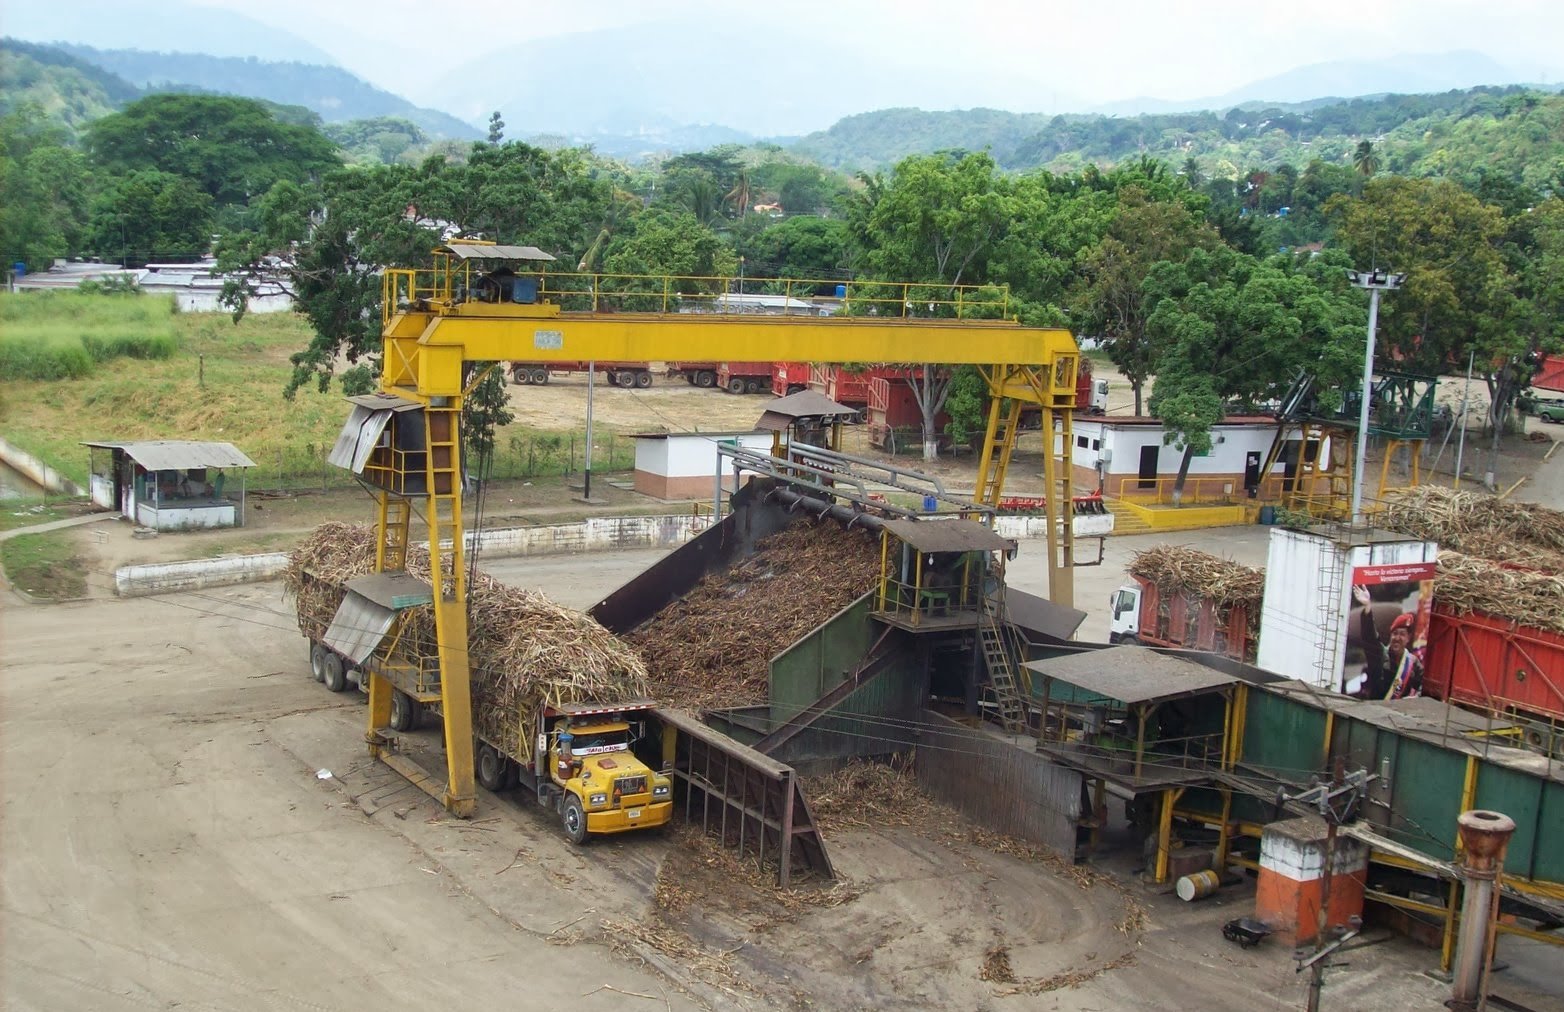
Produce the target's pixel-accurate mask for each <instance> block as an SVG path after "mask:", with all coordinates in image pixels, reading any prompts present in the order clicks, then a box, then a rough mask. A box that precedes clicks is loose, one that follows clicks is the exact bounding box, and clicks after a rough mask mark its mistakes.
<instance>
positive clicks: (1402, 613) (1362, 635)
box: [1340, 562, 1435, 699]
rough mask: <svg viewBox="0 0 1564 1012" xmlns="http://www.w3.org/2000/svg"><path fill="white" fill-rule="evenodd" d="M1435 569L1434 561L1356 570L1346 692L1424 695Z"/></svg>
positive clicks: (1343, 679) (1378, 696) (1344, 676)
mask: <svg viewBox="0 0 1564 1012" xmlns="http://www.w3.org/2000/svg"><path fill="white" fill-rule="evenodd" d="M1434 568H1435V566H1434V563H1432V562H1405V563H1388V564H1385V565H1375V566H1357V567H1354V568H1353V570H1352V584H1351V592H1350V594H1349V595H1348V599H1347V646H1346V651H1345V654H1344V658H1343V664H1342V672H1341V685H1340V687H1341V691H1342V692H1345V693H1348V694H1349V695H1353V696H1357V697H1359V698H1362V699H1405V698H1408V697H1411V696H1420V695H1422V693H1423V662H1424V654H1425V652H1426V650H1427V648H1428V622H1429V614H1430V609H1431V608H1432V607H1433V594H1434Z"/></svg>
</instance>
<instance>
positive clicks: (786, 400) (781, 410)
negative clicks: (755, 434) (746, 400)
mask: <svg viewBox="0 0 1564 1012" xmlns="http://www.w3.org/2000/svg"><path fill="white" fill-rule="evenodd" d="M857 413H858V411H857V409H856V408H850V407H848V406H847V405H845V404H838V403H836V402H835V401H833V400H832V399H831V398H829V397H827V396H826V395H825V394H822V393H818V392H816V391H814V390H800V391H799V392H798V393H796V394H788V395H787V396H786V397H778V398H777V399H776V400H774V401H772V402H771V403H769V404H767V405H766V414H768V415H773V414H775V415H786V416H787V417H789V418H811V417H816V416H820V415H826V416H831V415H856V414H857Z"/></svg>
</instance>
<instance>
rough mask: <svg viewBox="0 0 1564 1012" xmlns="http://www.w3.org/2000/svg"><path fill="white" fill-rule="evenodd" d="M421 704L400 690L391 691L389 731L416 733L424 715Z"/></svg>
mask: <svg viewBox="0 0 1564 1012" xmlns="http://www.w3.org/2000/svg"><path fill="white" fill-rule="evenodd" d="M423 711H424V707H423V704H422V703H420V702H419V701H418V700H416V699H414V698H413V697H412V696H409V695H408V694H407V693H405V692H403V691H402V690H401V689H392V690H391V730H393V731H416V730H418V723H419V721H420V720H421V719H422V717H423V715H424V713H423Z"/></svg>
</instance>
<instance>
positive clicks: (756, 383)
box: [744, 380, 760, 394]
mask: <svg viewBox="0 0 1564 1012" xmlns="http://www.w3.org/2000/svg"><path fill="white" fill-rule="evenodd" d="M744 392H745V393H747V394H758V393H760V380H749V381H748V382H746V383H745V384H744Z"/></svg>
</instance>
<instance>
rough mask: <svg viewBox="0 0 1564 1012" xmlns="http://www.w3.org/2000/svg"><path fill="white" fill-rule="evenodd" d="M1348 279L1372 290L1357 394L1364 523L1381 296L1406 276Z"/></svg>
mask: <svg viewBox="0 0 1564 1012" xmlns="http://www.w3.org/2000/svg"><path fill="white" fill-rule="evenodd" d="M1347 279H1348V280H1349V281H1351V282H1352V283H1353V284H1354V285H1357V286H1358V287H1359V288H1367V289H1368V291H1369V325H1368V344H1367V346H1366V347H1365V349H1364V352H1363V386H1362V388H1361V389H1360V390H1359V391H1358V400H1359V404H1358V452H1357V459H1356V460H1355V461H1354V462H1353V467H1352V523H1353V525H1354V526H1361V525H1362V523H1363V458H1364V457H1365V456H1366V455H1367V454H1368V432H1369V401H1370V400H1371V397H1370V395H1371V394H1372V393H1373V388H1374V331H1375V330H1376V329H1377V327H1378V325H1379V293H1380V292H1393V291H1395V290H1396V289H1397V288H1400V287H1401V282H1403V281H1405V280H1406V275H1405V274H1391V273H1390V272H1389V271H1384V270H1380V269H1379V268H1377V267H1376V268H1374V269H1373V270H1368V271H1348V272H1347Z"/></svg>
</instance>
